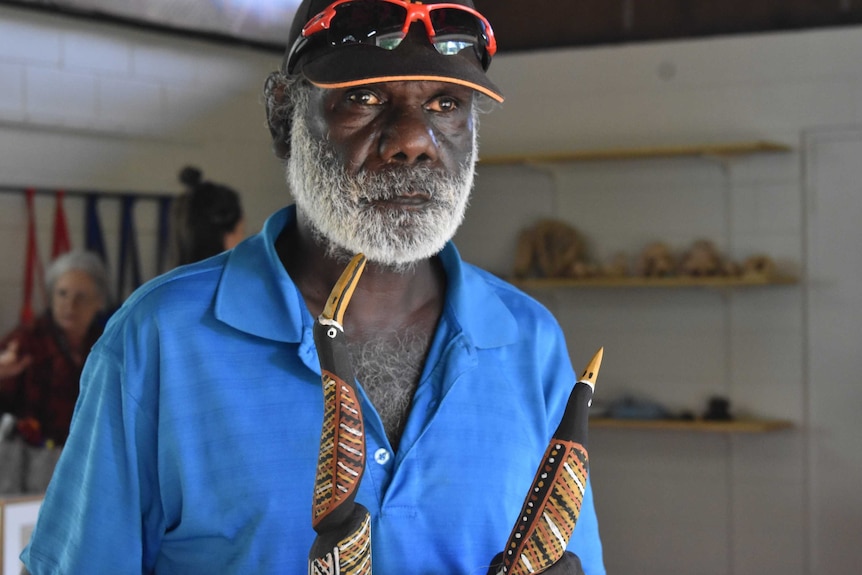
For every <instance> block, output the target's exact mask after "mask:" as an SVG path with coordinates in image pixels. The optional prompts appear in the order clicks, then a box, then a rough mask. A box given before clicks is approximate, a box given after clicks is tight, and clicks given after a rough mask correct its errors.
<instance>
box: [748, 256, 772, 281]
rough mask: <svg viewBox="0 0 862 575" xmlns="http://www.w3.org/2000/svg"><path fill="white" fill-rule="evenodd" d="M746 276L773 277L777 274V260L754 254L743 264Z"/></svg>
mask: <svg viewBox="0 0 862 575" xmlns="http://www.w3.org/2000/svg"><path fill="white" fill-rule="evenodd" d="M742 275H743V276H744V277H753V276H757V277H767V278H768V277H772V276H774V275H775V262H774V261H773V260H772V258H770V257H769V256H765V255H761V254H758V255H753V256H751V257H749V258H747V259H746V260H745V261H744V262H743V264H742Z"/></svg>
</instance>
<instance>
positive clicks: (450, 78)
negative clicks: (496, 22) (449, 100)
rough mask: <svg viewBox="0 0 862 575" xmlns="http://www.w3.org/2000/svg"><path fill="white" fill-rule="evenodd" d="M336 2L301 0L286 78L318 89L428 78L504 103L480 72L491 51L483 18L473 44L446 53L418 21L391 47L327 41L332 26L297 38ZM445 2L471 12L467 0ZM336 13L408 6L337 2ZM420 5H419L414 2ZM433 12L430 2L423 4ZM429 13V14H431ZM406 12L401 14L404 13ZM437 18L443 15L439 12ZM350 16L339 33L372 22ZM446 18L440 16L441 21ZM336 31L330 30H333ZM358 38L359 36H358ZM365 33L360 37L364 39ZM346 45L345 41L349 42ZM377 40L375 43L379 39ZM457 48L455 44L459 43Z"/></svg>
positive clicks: (378, 0) (370, 0)
mask: <svg viewBox="0 0 862 575" xmlns="http://www.w3.org/2000/svg"><path fill="white" fill-rule="evenodd" d="M336 2H337V0H303V2H302V3H301V4H300V5H299V8H298V9H297V11H296V15H295V16H294V20H293V23H292V25H291V27H290V35H289V36H288V42H287V52H286V53H285V57H284V61H283V63H282V70H283V71H284V72H286V73H287V74H290V75H296V74H301V75H302V76H304V77H305V78H306V79H307V80H308V81H310V82H311V83H312V84H314V85H316V86H319V87H322V88H348V87H351V86H359V85H363V84H369V83H375V82H397V81H402V80H429V81H438V82H449V83H453V84H459V85H462V86H467V87H469V88H472V89H474V90H476V91H478V92H480V93H482V94H485V95H486V96H488V97H490V98H492V99H494V100H496V101H498V102H502V101H503V94H502V92H501V91H500V89H499V88H498V87H497V86H496V85H494V83H493V82H491V80H490V79H488V76H487V75H486V74H485V70H486V69H487V67H488V65H490V60H491V55H493V51H489V50H488V49H487V41H488V37H489V36H490V40H491V42H493V32H492V31H491V29H490V25H487V21H485V20H484V19H483V18H482V19H481V22H480V24H479V26H480V29H481V30H483V31H484V33H480V34H479V38H478V44H481V45H474V44H476V43H471V44H470V47H469V48H467V49H461V50H459V51H455V50H451V51H449V52H447V54H446V55H444V54H442V53H441V52H439V51H438V49H435V47H434V45H433V44H432V43H431V40H429V38H428V35H427V33H426V29H425V25H424V23H423V22H421V21H419V22H413V24H412V25H411V26H410V28H409V33H408V34H407V36H406V37H404V38H403V40H402V41H401V42H400V44H397V47H396V48H394V49H388V48H387V49H382V48H381V47H379V45H376V44H374V43H363V42H360V41H355V40H354V36H353V35H345V36H344V39H342V38H341V37H340V36H339V37H338V38H336V39H335V40H333V39H332V37H331V34H330V30H333V29H335V28H336V26H332V27H325V26H324V27H321V30H324V31H321V32H319V33H316V34H311V35H309V36H308V37H305V38H303V37H302V30H303V28H304V27H305V26H306V25H307V24H309V23H310V21H311V20H312V19H313V18H315V17H316V16H317V15H318V14H320V13H321V12H323V11H324V10H326V8H327V7H329V6H330V5H332V4H335V3H336ZM446 3H447V4H456V5H459V6H464V7H466V8H469V9H472V10H475V8H474V6H473V2H472V1H471V0H450V1H448V2H446ZM338 4H339V7H338V9H339V10H344V12H343V14H347V11H349V10H356V11H357V12H358V11H360V10H361V11H362V12H363V16H368V15H369V14H371V15H373V14H374V7H375V6H380V7H381V8H382V10H383V13H385V14H386V17H389V18H391V17H392V13H393V12H395V13H398V10H401V9H402V8H401V6H399V4H403V5H404V6H405V7H407V6H409V5H410V4H411V2H407V1H404V2H400V0H395V2H387V1H386V0H351V1H346V0H341V2H338ZM415 4H420V3H418V2H417V3H415ZM425 6H427V7H429V8H431V9H432V10H434V8H433V4H425ZM455 10H456V14H455V15H456V16H457V17H459V18H463V17H466V18H467V19H469V20H474V18H472V17H471V16H470V15H469V14H466V13H463V11H460V10H458V9H455ZM432 13H433V12H432ZM405 14H406V11H405ZM438 14H441V15H442V14H443V12H439V13H438ZM352 16H353V17H352V18H349V19H348V17H347V16H343V18H344V20H342V22H343V23H342V24H341V26H340V28H339V29H341V30H342V32H343V29H344V28H349V27H351V26H353V25H357V23H358V22H359V24H358V25H359V26H361V27H363V31H366V30H367V29H368V27H369V26H370V25H371V26H373V23H369V21H368V19H367V18H362V19H360V18H357V17H355V14H353V15H352ZM441 19H445V18H441ZM332 33H333V34H334V33H335V32H334V31H333V32H332ZM357 36H360V35H359V34H357ZM364 36H365V34H363V35H361V36H360V37H364ZM348 39H349V41H345V40H348ZM378 42H379V40H378ZM458 45H459V46H460V44H458Z"/></svg>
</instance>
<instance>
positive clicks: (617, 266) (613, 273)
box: [599, 252, 629, 278]
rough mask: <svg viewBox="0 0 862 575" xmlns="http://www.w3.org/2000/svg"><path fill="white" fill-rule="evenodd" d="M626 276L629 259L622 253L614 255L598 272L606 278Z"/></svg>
mask: <svg viewBox="0 0 862 575" xmlns="http://www.w3.org/2000/svg"><path fill="white" fill-rule="evenodd" d="M628 274H629V257H628V256H627V255H626V254H625V253H623V252H619V253H617V254H614V257H613V258H611V260H610V261H609V262H607V263H605V264H604V265H603V266H602V267H601V269H600V270H599V275H602V276H604V277H608V278H621V277H626V276H627V275H628Z"/></svg>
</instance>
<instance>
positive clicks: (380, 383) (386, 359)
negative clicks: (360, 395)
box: [348, 330, 430, 449]
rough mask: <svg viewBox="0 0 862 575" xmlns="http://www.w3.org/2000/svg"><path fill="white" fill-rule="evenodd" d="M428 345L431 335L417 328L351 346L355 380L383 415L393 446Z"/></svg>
mask: <svg viewBox="0 0 862 575" xmlns="http://www.w3.org/2000/svg"><path fill="white" fill-rule="evenodd" d="M429 346H430V340H429V338H428V337H427V336H426V335H424V334H420V333H418V332H417V331H416V330H411V331H406V332H400V333H396V332H390V333H385V334H382V335H379V336H377V337H374V338H372V339H370V340H367V341H362V342H351V343H350V344H349V346H348V349H349V351H350V358H351V360H352V361H353V369H354V371H355V372H356V379H358V380H359V383H360V385H362V387H363V388H364V389H365V393H366V394H367V395H368V397H369V399H370V400H371V403H372V404H373V405H374V407H375V409H377V412H378V413H379V414H380V418H381V419H382V420H383V428H384V429H385V431H386V437H387V438H388V439H389V443H390V444H391V445H392V448H393V449H398V443H399V442H400V440H401V434H402V432H403V431H404V425H405V423H406V422H407V415H408V414H409V413H410V405H411V402H412V401H413V394H414V393H415V391H416V387H417V386H418V385H419V378H420V377H421V375H422V368H423V366H424V365H425V357H426V355H427V354H428V347H429Z"/></svg>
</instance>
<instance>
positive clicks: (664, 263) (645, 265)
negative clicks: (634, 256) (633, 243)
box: [635, 242, 676, 278]
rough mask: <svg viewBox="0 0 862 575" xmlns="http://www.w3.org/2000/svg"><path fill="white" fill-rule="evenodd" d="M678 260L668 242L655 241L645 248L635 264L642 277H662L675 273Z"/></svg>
mask: <svg viewBox="0 0 862 575" xmlns="http://www.w3.org/2000/svg"><path fill="white" fill-rule="evenodd" d="M675 270H676V262H675V260H674V257H673V253H672V252H671V250H670V247H668V245H667V244H665V243H663V242H653V243H651V244H649V245H648V246H647V247H645V248H644V249H643V251H642V252H641V254H640V256H639V257H638V261H637V264H636V265H635V273H636V275H638V276H640V277H646V278H660V277H668V276H672V275H674V272H675Z"/></svg>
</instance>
